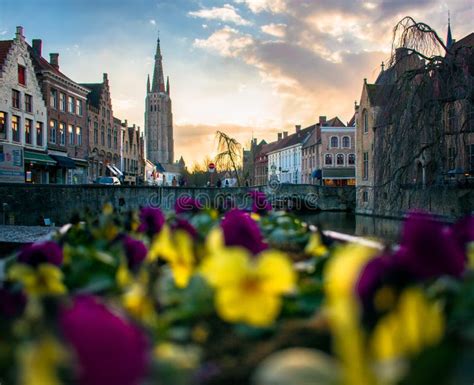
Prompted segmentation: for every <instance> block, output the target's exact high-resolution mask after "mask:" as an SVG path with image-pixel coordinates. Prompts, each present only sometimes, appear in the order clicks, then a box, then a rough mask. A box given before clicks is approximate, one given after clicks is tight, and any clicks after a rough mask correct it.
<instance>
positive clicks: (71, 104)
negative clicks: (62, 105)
mask: <svg viewBox="0 0 474 385" xmlns="http://www.w3.org/2000/svg"><path fill="white" fill-rule="evenodd" d="M67 104H68V112H70V113H71V114H74V98H73V97H72V96H68V97H67Z"/></svg>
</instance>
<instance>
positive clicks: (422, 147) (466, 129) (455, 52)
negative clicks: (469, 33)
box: [373, 17, 474, 210]
mask: <svg viewBox="0 0 474 385" xmlns="http://www.w3.org/2000/svg"><path fill="white" fill-rule="evenodd" d="M473 53H474V51H473V48H472V47H466V46H460V45H453V46H451V47H447V46H446V44H445V43H444V42H443V40H442V39H441V38H440V37H439V35H438V33H437V32H436V31H435V30H433V29H432V28H431V27H430V26H429V25H427V24H425V23H421V22H417V21H415V20H414V19H413V18H412V17H405V18H403V19H402V20H401V21H400V22H399V23H398V24H397V25H396V26H395V28H394V30H393V40H392V53H391V57H390V59H389V61H388V68H387V69H386V70H385V71H384V72H382V73H381V75H380V76H379V78H378V80H377V82H376V84H375V86H374V90H375V94H376V98H377V104H378V108H377V113H376V118H375V123H374V137H375V143H374V149H375V151H374V163H373V164H374V172H375V174H374V177H375V186H376V187H381V188H379V189H378V194H384V196H383V197H382V196H380V197H379V198H381V199H376V202H377V201H378V202H380V203H381V204H383V205H386V204H387V203H388V204H389V205H390V206H392V207H396V205H399V204H400V203H401V202H400V199H401V196H402V194H401V193H402V191H403V189H405V188H407V186H410V185H413V184H414V182H415V184H420V183H421V180H423V184H426V185H436V184H441V183H444V180H445V178H446V175H447V171H448V169H449V167H448V166H447V164H448V159H447V158H448V148H450V149H454V150H450V151H451V154H449V156H451V157H452V156H453V154H454V156H464V155H465V154H464V155H463V149H465V148H466V145H467V144H468V143H469V140H470V136H469V133H470V130H472V129H473V128H474V127H470V125H472V112H471V111H474V110H473V108H472V106H473V99H474V98H473V84H474V81H473V73H474V71H473V70H474V61H473V58H474V55H473ZM470 114H471V115H470ZM376 194H377V192H376ZM381 209H382V210H383V208H382V207H381Z"/></svg>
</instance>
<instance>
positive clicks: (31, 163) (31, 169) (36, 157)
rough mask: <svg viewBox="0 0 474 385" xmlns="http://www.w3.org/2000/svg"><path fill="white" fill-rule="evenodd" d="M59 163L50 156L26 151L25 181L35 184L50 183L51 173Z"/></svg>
mask: <svg viewBox="0 0 474 385" xmlns="http://www.w3.org/2000/svg"><path fill="white" fill-rule="evenodd" d="M56 164H57V162H56V161H55V160H54V159H53V158H51V157H50V156H49V155H48V154H46V153H42V152H35V151H30V150H25V181H26V182H27V183H34V184H48V183H50V180H49V174H50V171H51V170H53V169H55V166H56Z"/></svg>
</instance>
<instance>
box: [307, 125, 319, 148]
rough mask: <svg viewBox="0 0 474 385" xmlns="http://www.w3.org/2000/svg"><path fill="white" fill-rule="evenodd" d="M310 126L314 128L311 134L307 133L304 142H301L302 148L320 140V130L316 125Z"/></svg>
mask: <svg viewBox="0 0 474 385" xmlns="http://www.w3.org/2000/svg"><path fill="white" fill-rule="evenodd" d="M312 127H313V128H314V129H313V130H312V131H311V134H310V135H309V137H308V139H306V142H305V143H304V144H303V148H307V147H311V146H314V145H315V144H317V143H318V142H319V141H320V140H321V130H319V129H318V128H317V127H318V125H317V124H315V125H314V126H312Z"/></svg>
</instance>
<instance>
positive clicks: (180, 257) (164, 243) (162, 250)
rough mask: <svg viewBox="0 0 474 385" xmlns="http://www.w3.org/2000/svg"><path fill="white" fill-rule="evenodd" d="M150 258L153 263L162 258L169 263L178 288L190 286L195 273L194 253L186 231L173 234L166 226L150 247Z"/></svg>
mask: <svg viewBox="0 0 474 385" xmlns="http://www.w3.org/2000/svg"><path fill="white" fill-rule="evenodd" d="M149 257H150V259H151V260H152V261H153V260H155V259H156V258H158V257H160V258H162V259H164V260H165V261H168V263H169V265H170V268H171V271H172V273H173V278H174V282H175V284H176V286H178V287H179V288H184V287H186V286H187V285H188V282H189V280H190V278H191V275H192V273H193V271H194V252H193V241H192V239H191V236H190V235H189V234H188V233H187V232H186V231H184V230H177V231H175V232H173V233H172V232H171V230H170V228H169V227H168V226H165V227H164V228H163V230H162V231H161V232H160V234H159V235H158V237H156V239H155V240H154V241H153V244H152V245H151V247H150V252H149Z"/></svg>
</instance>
